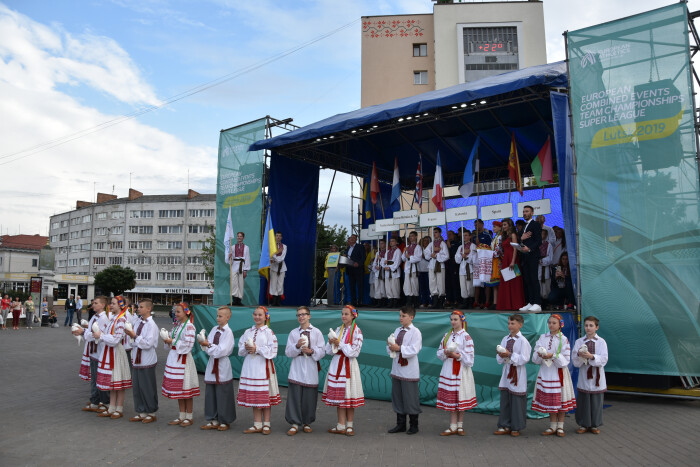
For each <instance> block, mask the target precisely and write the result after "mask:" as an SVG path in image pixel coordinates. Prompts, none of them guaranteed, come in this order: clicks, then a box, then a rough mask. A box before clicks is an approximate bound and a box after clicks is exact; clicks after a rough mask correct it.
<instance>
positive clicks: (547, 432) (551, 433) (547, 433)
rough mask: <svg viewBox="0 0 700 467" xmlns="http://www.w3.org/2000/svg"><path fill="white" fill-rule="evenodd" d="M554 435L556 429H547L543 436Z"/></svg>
mask: <svg viewBox="0 0 700 467" xmlns="http://www.w3.org/2000/svg"><path fill="white" fill-rule="evenodd" d="M554 433H555V431H554V428H547V429H546V430H544V431H543V432H542V436H552V435H553V434H554Z"/></svg>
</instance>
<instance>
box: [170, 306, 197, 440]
mask: <svg viewBox="0 0 700 467" xmlns="http://www.w3.org/2000/svg"><path fill="white" fill-rule="evenodd" d="M175 319H176V320H177V324H176V325H175V327H174V328H173V330H172V331H171V332H170V335H169V336H168V337H166V338H165V339H163V342H165V344H166V345H167V346H168V347H170V352H169V353H168V360H167V361H166V362H165V373H164V374H163V387H162V390H161V394H163V395H164V396H165V397H167V398H168V399H177V404H178V407H179V409H180V414H179V415H178V417H177V418H176V419H175V420H171V421H169V422H168V425H179V426H182V427H187V426H190V425H192V398H193V397H195V396H198V395H199V378H198V377H197V367H195V365H194V360H193V359H192V347H194V341H195V332H196V330H195V327H194V324H193V321H194V316H193V315H192V311H191V310H190V309H189V307H188V306H187V303H184V302H182V303H179V304H177V305H175Z"/></svg>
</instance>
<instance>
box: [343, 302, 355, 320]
mask: <svg viewBox="0 0 700 467" xmlns="http://www.w3.org/2000/svg"><path fill="white" fill-rule="evenodd" d="M343 308H347V309H348V310H350V312H351V313H352V318H353V319H355V318H357V308H355V307H354V306H352V305H345V306H344V307H343Z"/></svg>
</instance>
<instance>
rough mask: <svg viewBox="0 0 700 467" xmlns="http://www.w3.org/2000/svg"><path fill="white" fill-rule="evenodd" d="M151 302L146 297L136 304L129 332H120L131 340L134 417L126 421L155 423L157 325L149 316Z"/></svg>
mask: <svg viewBox="0 0 700 467" xmlns="http://www.w3.org/2000/svg"><path fill="white" fill-rule="evenodd" d="M152 311H153V302H152V301H151V300H150V299H148V298H146V299H143V300H141V301H140V302H139V305H138V317H136V318H134V319H133V321H132V324H133V329H131V330H129V329H124V333H126V335H127V336H129V337H130V338H131V339H130V340H131V348H132V349H133V350H132V352H131V358H132V361H131V364H132V370H131V380H132V384H133V396H134V410H135V411H136V416H134V417H131V418H130V419H129V421H130V422H142V423H153V422H155V421H156V420H157V417H156V412H157V411H158V384H157V383H156V365H157V364H158V356H157V355H156V346H157V345H158V326H157V325H156V323H155V321H153V318H152V317H151V312H152Z"/></svg>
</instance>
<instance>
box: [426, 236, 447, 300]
mask: <svg viewBox="0 0 700 467" xmlns="http://www.w3.org/2000/svg"><path fill="white" fill-rule="evenodd" d="M433 239H434V240H433V241H432V242H430V243H429V244H428V246H427V247H426V248H425V249H424V250H423V257H424V258H425V259H427V260H428V261H430V264H429V265H428V283H429V286H430V295H431V296H432V297H433V298H432V302H433V308H442V307H443V306H444V303H445V264H444V263H445V261H447V260H448V259H449V257H450V252H449V251H448V250H447V244H446V243H445V241H444V240H443V239H442V229H441V228H440V227H433Z"/></svg>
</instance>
